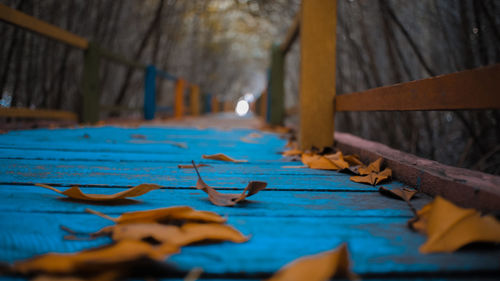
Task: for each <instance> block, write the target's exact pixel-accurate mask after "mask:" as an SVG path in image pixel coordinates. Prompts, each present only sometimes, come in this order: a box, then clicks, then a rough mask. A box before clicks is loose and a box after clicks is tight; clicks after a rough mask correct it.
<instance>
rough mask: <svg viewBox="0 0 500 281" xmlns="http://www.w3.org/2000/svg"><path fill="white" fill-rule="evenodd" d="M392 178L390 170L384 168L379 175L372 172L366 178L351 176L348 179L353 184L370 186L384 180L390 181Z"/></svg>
mask: <svg viewBox="0 0 500 281" xmlns="http://www.w3.org/2000/svg"><path fill="white" fill-rule="evenodd" d="M391 176H392V170H391V169H389V168H385V170H383V171H382V172H380V173H376V172H372V173H370V174H368V175H366V176H353V177H350V178H349V179H350V180H352V181H353V182H359V183H366V184H371V185H377V184H379V183H381V182H383V181H385V180H388V179H390V178H391Z"/></svg>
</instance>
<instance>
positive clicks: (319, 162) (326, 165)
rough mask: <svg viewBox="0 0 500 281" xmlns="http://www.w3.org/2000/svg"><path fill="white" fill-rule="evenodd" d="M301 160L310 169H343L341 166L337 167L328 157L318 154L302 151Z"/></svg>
mask: <svg viewBox="0 0 500 281" xmlns="http://www.w3.org/2000/svg"><path fill="white" fill-rule="evenodd" d="M301 160H302V163H304V165H307V166H308V167H309V168H311V169H317V170H333V171H337V170H340V169H343V168H342V167H339V166H337V165H336V164H335V163H333V162H332V161H330V160H329V159H328V158H326V157H324V156H321V155H318V154H313V153H304V154H302V158H301Z"/></svg>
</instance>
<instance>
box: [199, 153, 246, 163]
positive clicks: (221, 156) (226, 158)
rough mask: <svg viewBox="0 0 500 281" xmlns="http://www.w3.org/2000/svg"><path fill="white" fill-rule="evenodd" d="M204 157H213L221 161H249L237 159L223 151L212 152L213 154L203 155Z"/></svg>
mask: <svg viewBox="0 0 500 281" xmlns="http://www.w3.org/2000/svg"><path fill="white" fill-rule="evenodd" d="M202 157H203V159H211V160H219V161H227V162H234V163H244V162H248V160H237V159H233V158H231V157H229V156H227V155H225V154H222V153H217V154H212V155H203V156H202Z"/></svg>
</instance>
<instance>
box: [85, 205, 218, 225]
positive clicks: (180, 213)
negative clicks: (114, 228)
mask: <svg viewBox="0 0 500 281" xmlns="http://www.w3.org/2000/svg"><path fill="white" fill-rule="evenodd" d="M86 211H87V212H89V213H92V214H95V215H98V216H100V217H103V218H105V219H108V220H111V221H114V222H115V223H117V224H128V223H151V222H178V221H181V222H203V223H224V222H225V221H226V219H225V218H223V217H221V216H219V215H218V214H216V213H214V212H208V211H197V210H194V209H193V208H191V207H188V206H175V207H169V208H161V209H154V210H148V211H137V212H128V213H124V214H122V215H121V216H119V217H118V218H112V217H110V216H108V215H105V214H102V213H100V212H97V211H94V210H90V209H86Z"/></svg>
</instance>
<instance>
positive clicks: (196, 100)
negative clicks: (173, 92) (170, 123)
mask: <svg viewBox="0 0 500 281" xmlns="http://www.w3.org/2000/svg"><path fill="white" fill-rule="evenodd" d="M189 107H190V108H191V115H193V116H198V115H200V109H201V108H200V86H198V85H191V94H190V95H189Z"/></svg>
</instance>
